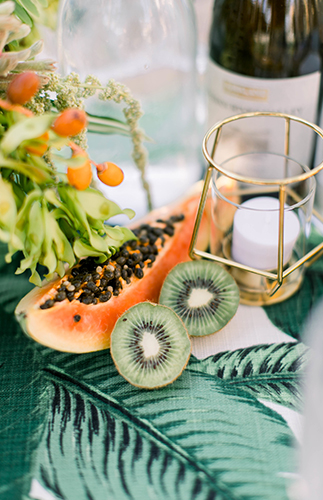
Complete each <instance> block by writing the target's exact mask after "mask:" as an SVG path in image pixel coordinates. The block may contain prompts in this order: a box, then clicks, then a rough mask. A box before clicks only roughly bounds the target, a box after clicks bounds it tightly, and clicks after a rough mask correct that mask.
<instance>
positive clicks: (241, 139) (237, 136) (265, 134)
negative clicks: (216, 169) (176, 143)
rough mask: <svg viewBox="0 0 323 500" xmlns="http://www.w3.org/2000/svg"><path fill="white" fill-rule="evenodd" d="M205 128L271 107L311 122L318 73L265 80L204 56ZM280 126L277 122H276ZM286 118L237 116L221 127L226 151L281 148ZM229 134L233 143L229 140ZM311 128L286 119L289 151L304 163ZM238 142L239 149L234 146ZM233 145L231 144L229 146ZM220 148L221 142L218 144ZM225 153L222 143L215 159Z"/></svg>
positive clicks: (309, 147)
mask: <svg viewBox="0 0 323 500" xmlns="http://www.w3.org/2000/svg"><path fill="white" fill-rule="evenodd" d="M206 82H207V90H208V114H209V119H208V123H209V127H211V126H213V125H214V124H215V123H217V122H219V121H222V120H223V119H225V118H228V117H230V116H233V115H237V114H241V113H245V112H254V111H270V112H272V111H273V112H280V113H287V114H290V115H295V116H297V117H300V118H303V119H305V120H307V121H309V122H312V123H313V122H314V121H315V119H316V112H317V106H318V96H319V85H320V72H319V71H317V72H314V73H311V74H309V75H305V76H299V77H293V78H282V79H275V78H273V79H265V78H253V77H246V76H242V75H239V74H236V73H233V72H231V71H228V70H225V69H223V68H222V67H221V66H219V65H218V64H216V63H214V61H211V60H210V61H209V64H208V69H207V75H206ZM278 122H281V125H280V124H279V126H277V123H278ZM284 126H285V120H283V119H282V120H277V119H274V120H273V119H271V118H267V117H263V118H260V119H259V118H258V119H255V118H252V119H247V120H246V119H245V120H238V121H236V122H234V123H233V124H232V125H230V130H227V131H225V127H224V128H223V137H221V141H222V140H224V141H225V144H226V149H227V151H228V148H229V150H231V152H234V153H236V154H240V153H241V152H244V151H246V150H249V151H250V150H251V149H252V148H253V149H256V150H258V151H260V150H261V149H262V150H263V151H272V152H276V153H284V137H285V131H284ZM232 135H234V143H235V145H233V141H232ZM313 141H314V133H313V132H312V131H311V129H309V128H307V127H305V126H304V125H300V124H298V123H295V122H291V133H290V151H289V155H290V156H291V157H292V158H294V159H295V160H297V161H298V162H300V163H305V164H307V165H308V164H309V162H310V159H311V154H312V148H313ZM237 144H238V149H237ZM232 148H233V149H232ZM222 149H223V147H222ZM221 156H223V159H224V157H225V156H226V153H225V148H224V150H223V151H221V154H220V157H219V158H217V161H221V159H222V157H221Z"/></svg>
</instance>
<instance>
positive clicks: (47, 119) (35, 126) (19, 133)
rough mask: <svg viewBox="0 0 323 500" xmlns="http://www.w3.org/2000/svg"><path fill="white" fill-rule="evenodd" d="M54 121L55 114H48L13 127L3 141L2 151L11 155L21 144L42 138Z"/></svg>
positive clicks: (23, 121)
mask: <svg viewBox="0 0 323 500" xmlns="http://www.w3.org/2000/svg"><path fill="white" fill-rule="evenodd" d="M54 119H55V115H54V114H53V113H46V114H45V115H42V116H34V117H32V118H30V117H28V118H26V119H25V120H22V121H20V122H19V123H16V124H15V125H12V126H11V127H10V128H9V129H8V131H7V132H6V133H5V134H4V136H3V138H2V140H1V151H2V152H3V153H4V154H5V155H9V154H10V153H12V152H13V151H14V150H15V149H17V147H18V146H19V144H20V143H21V142H23V141H28V140H30V139H35V138H36V137H39V136H41V135H42V134H44V133H45V132H46V131H47V130H48V129H49V128H50V126H51V124H52V123H53V121H54Z"/></svg>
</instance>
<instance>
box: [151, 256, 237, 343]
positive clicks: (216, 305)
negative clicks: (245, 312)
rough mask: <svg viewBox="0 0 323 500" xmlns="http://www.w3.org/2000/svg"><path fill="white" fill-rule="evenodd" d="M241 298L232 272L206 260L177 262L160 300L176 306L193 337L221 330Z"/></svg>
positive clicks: (163, 287) (172, 307) (234, 311)
mask: <svg viewBox="0 0 323 500" xmlns="http://www.w3.org/2000/svg"><path fill="white" fill-rule="evenodd" d="M239 301H240V294H239V288H238V285H237V284H236V282H235V280H234V279H233V278H232V276H231V275H230V274H229V273H228V272H227V271H226V270H225V269H224V268H223V267H222V266H220V265H219V264H216V263H214V262H210V261H206V260H195V261H188V262H185V263H184V262H183V263H180V264H177V265H176V266H175V267H174V268H173V269H172V270H171V271H170V272H169V274H168V275H167V277H166V279H165V281H164V283H163V286H162V289H161V293H160V296H159V303H160V304H162V305H165V306H167V307H170V308H171V309H173V311H174V312H175V313H176V314H177V315H178V316H179V317H180V318H181V319H182V320H183V322H184V324H185V326H186V328H187V329H188V332H189V335H191V336H193V337H202V336H206V335H211V334H213V333H216V332H218V331H219V330H221V329H222V328H223V327H224V326H225V325H227V324H228V322H229V321H230V320H231V319H232V318H233V316H234V315H235V313H236V311H237V309H238V305H239Z"/></svg>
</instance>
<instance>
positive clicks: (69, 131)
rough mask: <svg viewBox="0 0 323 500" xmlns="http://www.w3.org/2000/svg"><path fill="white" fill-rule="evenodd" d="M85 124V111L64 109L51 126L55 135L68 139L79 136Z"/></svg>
mask: <svg viewBox="0 0 323 500" xmlns="http://www.w3.org/2000/svg"><path fill="white" fill-rule="evenodd" d="M86 124H87V117H86V113H85V111H83V110H82V109H75V108H74V109H73V108H71V109H65V111H63V113H61V114H60V115H59V116H58V117H57V118H56V120H55V121H54V123H53V125H52V129H53V130H54V132H55V133H56V134H57V135H60V136H62V137H69V136H73V135H76V134H79V133H80V132H81V131H82V130H83V129H84V127H86Z"/></svg>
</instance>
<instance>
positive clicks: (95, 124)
mask: <svg viewBox="0 0 323 500" xmlns="http://www.w3.org/2000/svg"><path fill="white" fill-rule="evenodd" d="M14 8H15V4H14V3H13V2H11V1H7V2H4V3H2V4H0V27H1V30H0V44H1V50H2V52H1V54H0V95H1V93H2V95H1V97H2V98H1V100H0V240H1V241H3V242H5V243H6V244H7V245H8V253H7V256H6V259H7V261H8V262H9V261H10V260H11V258H12V255H13V254H14V253H16V252H17V251H20V252H22V254H23V258H22V259H21V262H20V267H19V268H18V269H17V271H16V272H17V273H22V272H24V271H25V270H26V269H29V270H30V271H31V277H30V281H31V282H32V283H35V284H37V285H40V283H41V278H40V275H39V272H38V270H39V268H38V266H39V265H42V266H44V267H45V268H46V273H45V275H46V277H47V278H48V279H49V278H51V277H52V276H53V275H54V274H55V273H58V274H59V275H60V276H62V275H63V274H64V272H65V264H66V263H67V264H68V265H69V266H72V265H73V264H74V263H75V261H77V260H78V259H80V258H82V257H84V256H95V257H96V258H97V260H98V262H102V261H104V260H106V259H107V258H108V257H110V256H111V255H112V254H113V253H115V252H116V251H117V249H118V248H119V247H120V246H121V245H122V243H123V242H124V241H126V240H128V239H130V238H133V237H134V236H133V234H132V232H131V231H130V230H129V229H127V228H125V227H112V226H109V225H108V224H107V223H106V221H107V220H108V219H109V218H111V217H113V216H114V215H117V214H120V213H123V214H126V215H128V216H129V218H131V217H132V216H133V215H134V212H133V211H132V210H130V209H125V210H122V209H121V208H120V207H118V206H117V205H116V204H115V203H113V202H112V201H110V200H108V199H106V198H105V197H104V195H103V194H102V193H101V192H100V191H98V190H97V189H94V188H93V187H91V180H92V171H93V170H96V172H97V176H98V178H99V179H100V180H101V181H102V182H104V183H106V184H108V185H112V186H117V185H119V184H120V183H121V182H122V179H123V173H122V171H121V170H120V169H119V167H117V166H116V165H114V164H113V163H110V162H104V163H102V164H100V165H98V164H96V163H95V162H94V161H93V160H92V159H91V158H90V157H89V155H88V154H87V152H86V148H87V144H86V128H88V129H92V130H99V131H100V132H104V133H123V134H127V135H129V137H130V138H131V139H132V142H133V158H134V161H135V163H136V164H137V166H138V168H139V169H140V171H141V175H142V180H143V185H144V187H145V188H146V191H147V203H148V207H149V208H150V207H151V202H150V195H149V186H148V184H147V183H146V181H145V163H146V152H145V149H144V148H143V146H142V141H143V140H144V138H145V136H144V134H143V132H142V131H141V130H140V129H139V127H138V120H139V118H140V116H141V114H142V113H141V109H140V105H139V103H138V101H136V100H135V99H133V97H132V96H131V94H130V92H129V90H128V89H127V88H126V87H124V86H123V85H121V84H118V83H116V82H114V81H110V82H109V83H108V85H106V86H102V85H101V84H100V82H99V81H98V80H97V79H96V78H95V77H93V76H89V77H88V78H86V80H85V81H84V82H83V83H82V82H81V81H80V79H79V77H78V75H76V74H71V75H68V76H67V77H62V76H60V75H59V74H57V73H56V72H55V66H54V64H53V62H52V61H42V60H35V59H34V57H35V55H37V54H38V53H39V52H40V51H41V49H42V44H41V42H38V41H37V42H35V43H34V44H33V45H32V46H31V47H29V48H27V49H23V50H18V51H13V50H11V49H10V44H12V43H13V42H14V41H15V40H19V39H21V38H23V37H25V36H26V35H27V34H28V31H29V28H28V26H26V25H25V24H23V23H22V22H21V20H19V19H18V18H17V17H16V15H15V14H14V13H13V11H14ZM95 93H97V94H98V96H99V98H100V99H103V100H109V99H110V100H113V101H114V102H117V103H120V104H123V105H124V108H123V112H124V116H125V121H124V122H121V121H116V120H112V119H111V120H110V119H102V118H97V117H93V116H92V117H91V116H87V115H86V114H85V112H84V110H83V108H84V99H86V98H87V97H89V96H92V95H94V94H95ZM62 151H64V154H62Z"/></svg>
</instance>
